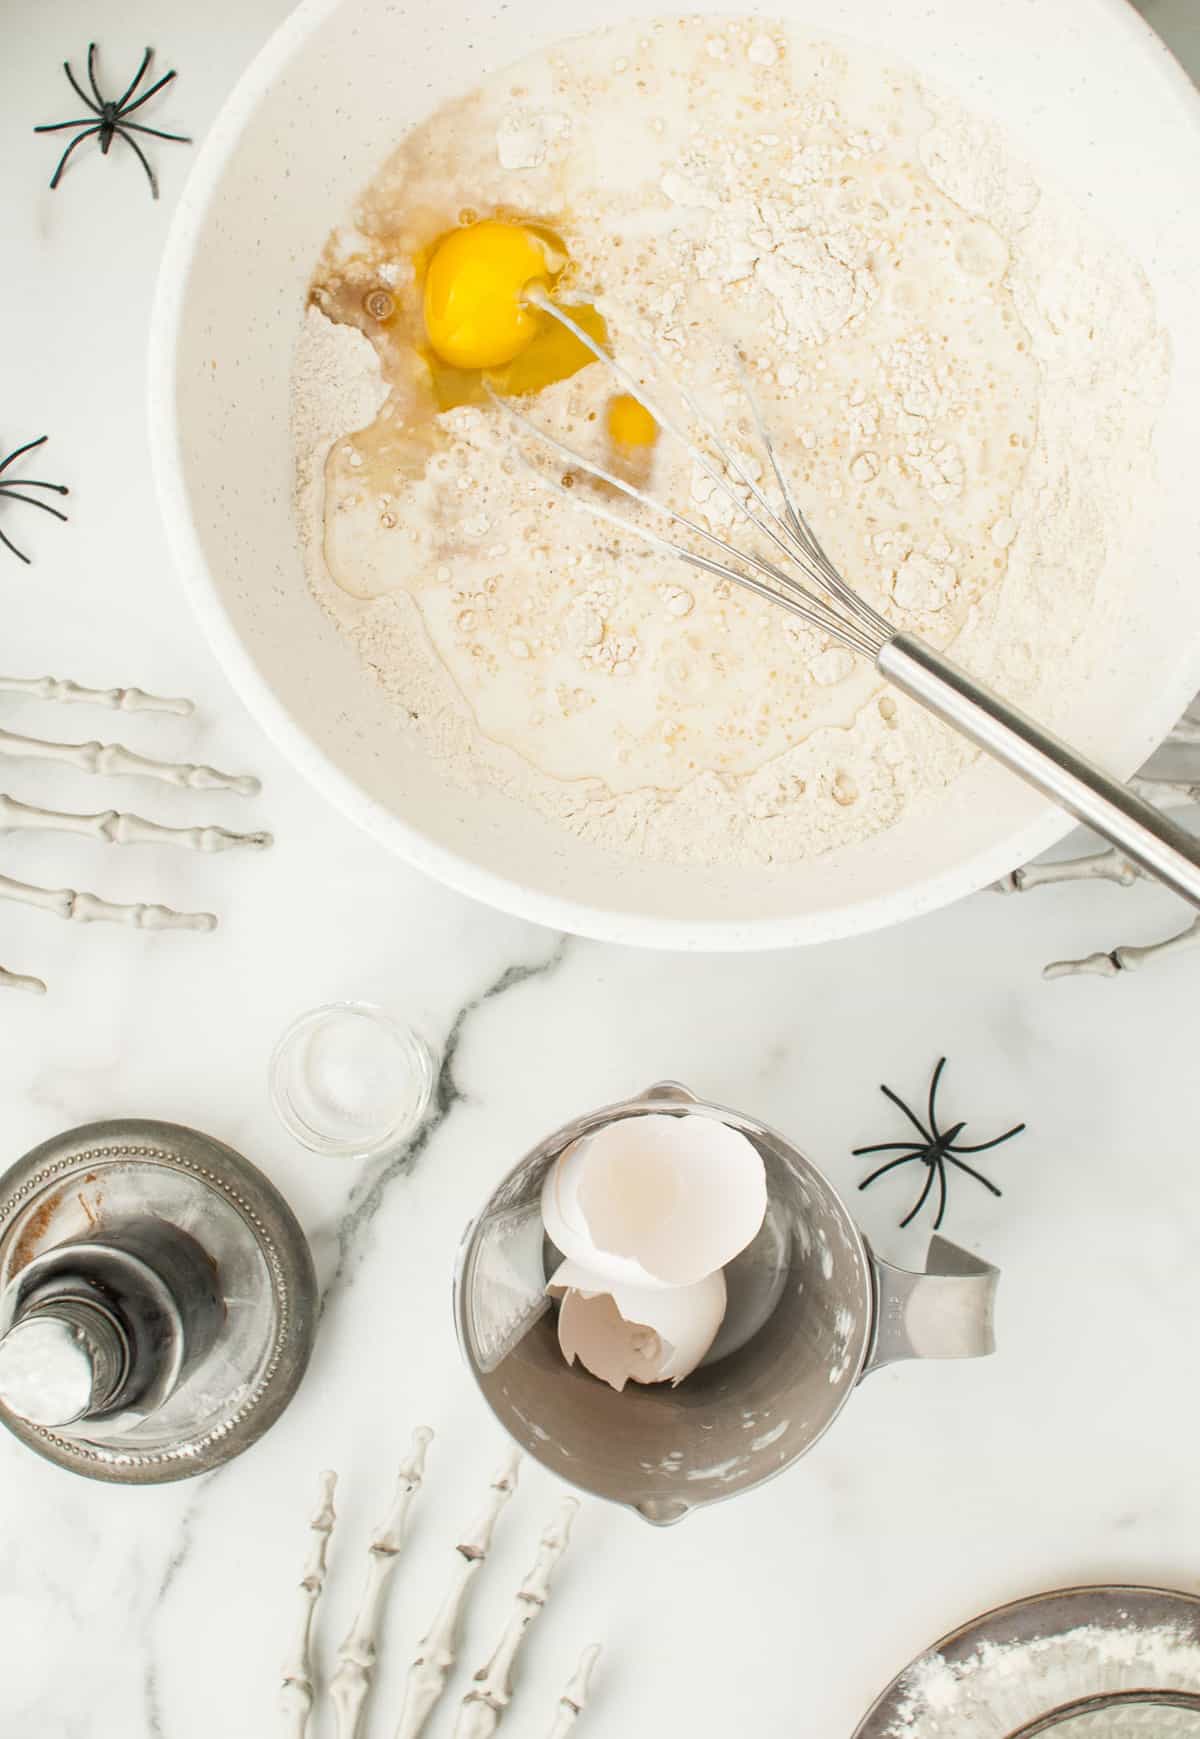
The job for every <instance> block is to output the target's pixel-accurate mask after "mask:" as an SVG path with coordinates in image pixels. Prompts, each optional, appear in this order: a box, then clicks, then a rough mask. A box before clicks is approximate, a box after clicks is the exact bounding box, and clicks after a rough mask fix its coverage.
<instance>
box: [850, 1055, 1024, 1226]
mask: <svg viewBox="0 0 1200 1739" xmlns="http://www.w3.org/2000/svg"><path fill="white" fill-rule="evenodd" d="M945 1067H946V1059H945V1057H941V1058H939V1060H938V1065H937V1068H936V1069H935V1070H934V1071H933V1079H932V1081H931V1082H930V1083H929V1112H928V1116H929V1127H928V1129H927V1128H926V1127H925V1125H924V1124H923V1123H922V1122H921V1119H920V1118H919V1117H918V1116H917V1115H916V1113H915V1112H914V1111H910V1110H909V1108H908V1106H907V1105H906V1104H905V1103H904V1101H903V1099H901V1098H900V1097H899V1096H898V1095H897V1094H895V1093H893V1092H892V1089H891V1088H890V1087H882V1086H881V1087H880V1089H879V1091H880V1092H881V1093H882V1094H883V1095H884V1096H885V1098H888V1099H890V1100H891V1102H892V1104H893V1105H896V1106H898V1107H899V1109H900V1110H901V1111H903V1113H904V1115H905V1116H906V1117H907V1118H908V1121H909V1122H910V1123H911V1124H912V1126H913V1128H914V1129H915V1130H916V1131H917V1133H918V1134H919V1135H920V1137H921V1139H920V1141H878V1142H876V1143H875V1144H874V1146H872V1147H856V1148H855V1149H854V1157H855V1158H856V1159H861V1158H862V1157H863V1155H864V1154H868V1153H894V1152H896V1151H897V1150H901V1151H900V1157H899V1159H890V1160H888V1162H887V1164H886V1165H881V1166H880V1167H879V1170H878V1171H873V1172H872V1173H871V1175H870V1177H865V1178H864V1179H863V1181H862V1182H861V1183H860V1184H859V1186H858V1187H859V1189H860V1190H865V1189H868V1188H869V1187H870V1185H871V1184H873V1183H874V1182H875V1180H876V1179H877V1178H881V1177H882V1176H883V1175H884V1173H885V1172H889V1171H893V1170H895V1168H896V1166H898V1165H907V1164H908V1162H909V1160H910V1159H920V1160H923V1161H924V1162H925V1165H926V1166H927V1167H928V1175H927V1176H926V1179H925V1187H924V1189H923V1190H922V1191H921V1193H920V1195H919V1196H918V1197H917V1201H916V1204H915V1206H914V1207H912V1208H910V1209H909V1211H908V1213H907V1214H905V1216H904V1218H903V1219H902V1220H901V1222H900V1224H901V1225H902V1226H908V1225H911V1223H912V1222H913V1220H915V1219H916V1217H917V1215H918V1214H919V1213H920V1211H921V1209H922V1208H923V1207H924V1206H925V1203H926V1202H927V1201H928V1200H929V1192H930V1190H931V1189H932V1188H933V1180H934V1178H935V1177H936V1178H937V1182H938V1211H937V1218H936V1219H935V1220H934V1222H933V1229H934V1231H935V1232H936V1231H938V1230H939V1229H940V1227H941V1224H942V1218H943V1216H944V1214H945V1212H946V1162H947V1160H948V1161H949V1162H950V1164H951V1165H956V1166H957V1167H958V1169H959V1171H965V1172H966V1174H967V1176H968V1177H973V1178H974V1179H975V1181H976V1183H981V1184H982V1185H983V1187H984V1189H986V1190H991V1192H992V1194H993V1195H994V1196H998V1195H1001V1194H1002V1193H1003V1192H1002V1191H1001V1190H999V1189H998V1188H997V1187H996V1185H995V1184H994V1183H992V1182H991V1181H990V1179H988V1178H986V1177H984V1175H983V1173H982V1172H978V1171H976V1170H975V1168H974V1166H971V1165H968V1164H967V1163H966V1161H965V1160H962V1159H960V1158H959V1157H958V1155H959V1154H961V1153H983V1152H984V1151H985V1150H986V1149H987V1148H989V1147H999V1145H1000V1143H1001V1142H1002V1141H1011V1140H1012V1138H1013V1136H1014V1135H1020V1133H1021V1131H1022V1130H1023V1129H1024V1127H1025V1125H1024V1124H1023V1123H1018V1124H1016V1125H1015V1126H1014V1127H1013V1128H1012V1129H1006V1130H1005V1132H1004V1134H1003V1135H997V1136H996V1138H995V1140H994V1141H979V1142H976V1143H975V1145H974V1146H968V1145H967V1144H966V1143H965V1142H964V1143H960V1142H959V1141H958V1137H959V1136H960V1135H961V1134H962V1132H963V1130H964V1129H965V1128H966V1123H965V1122H963V1123H956V1124H954V1125H953V1127H952V1128H950V1129H947V1130H944V1131H943V1130H941V1129H939V1128H938V1123H937V1109H936V1102H937V1090H938V1082H939V1081H940V1080H941V1078H942V1070H943V1069H944V1068H945Z"/></svg>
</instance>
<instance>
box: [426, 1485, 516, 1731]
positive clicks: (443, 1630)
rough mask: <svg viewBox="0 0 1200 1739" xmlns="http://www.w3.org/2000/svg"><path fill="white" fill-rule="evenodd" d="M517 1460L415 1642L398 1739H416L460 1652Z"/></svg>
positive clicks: (459, 1551) (464, 1543)
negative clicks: (468, 1612) (463, 1624)
mask: <svg viewBox="0 0 1200 1739" xmlns="http://www.w3.org/2000/svg"><path fill="white" fill-rule="evenodd" d="M520 1461H521V1458H520V1456H519V1455H513V1456H512V1457H511V1458H510V1459H509V1460H508V1461H507V1462H506V1463H505V1465H504V1467H503V1468H502V1469H501V1470H500V1472H499V1473H498V1474H497V1475H496V1477H495V1479H493V1481H492V1484H491V1490H490V1493H489V1496H488V1501H487V1505H486V1507H485V1508H484V1511H483V1513H482V1515H481V1516H480V1517H479V1519H478V1520H477V1521H476V1522H475V1523H474V1525H473V1526H472V1527H470V1528H469V1529H468V1530H467V1534H466V1537H465V1538H464V1539H463V1540H461V1541H460V1542H459V1544H458V1545H457V1546H455V1548H454V1552H455V1558H456V1563H455V1567H454V1576H453V1579H452V1580H451V1583H450V1586H449V1588H448V1589H447V1590H446V1596H445V1598H444V1600H443V1601H442V1604H441V1606H440V1607H439V1608H438V1611H437V1615H436V1617H435V1618H434V1620H433V1623H432V1624H431V1625H430V1627H429V1629H428V1631H427V1632H426V1633H425V1635H424V1636H423V1637H422V1638H421V1640H420V1642H419V1643H418V1644H417V1654H416V1659H415V1660H414V1661H413V1664H412V1666H411V1667H410V1668H409V1673H408V1679H407V1681H406V1683H405V1686H404V1702H403V1704H402V1705H401V1709H400V1721H399V1724H398V1726H397V1728H396V1739H418V1735H419V1734H420V1733H421V1732H422V1730H423V1729H424V1726H425V1723H426V1722H427V1721H428V1719H429V1717H430V1715H431V1714H432V1712H433V1710H434V1708H435V1707H436V1705H437V1703H438V1701H439V1699H440V1698H441V1695H442V1692H443V1691H444V1690H445V1688H446V1680H447V1678H448V1677H449V1675H450V1669H451V1667H452V1666H453V1665H454V1662H455V1660H456V1658H457V1654H458V1631H459V1626H460V1624H461V1622H462V1615H463V1612H464V1611H465V1609H466V1604H467V1599H468V1597H469V1595H470V1591H471V1586H472V1584H473V1583H474V1581H475V1579H476V1578H477V1577H478V1575H479V1573H480V1571H481V1570H482V1569H483V1565H484V1561H485V1560H486V1558H487V1555H488V1552H489V1550H490V1548H491V1544H492V1535H493V1533H494V1532H495V1528H496V1523H497V1522H498V1521H499V1519H500V1513H501V1511H502V1510H503V1508H504V1506H505V1504H507V1502H508V1500H509V1498H510V1497H511V1496H512V1494H513V1492H514V1491H515V1490H516V1487H517V1471H518V1468H519V1466H520Z"/></svg>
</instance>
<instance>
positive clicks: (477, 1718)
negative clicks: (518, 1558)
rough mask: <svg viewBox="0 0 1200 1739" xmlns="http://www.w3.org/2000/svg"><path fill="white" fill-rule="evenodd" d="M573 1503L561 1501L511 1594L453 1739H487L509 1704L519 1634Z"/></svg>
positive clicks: (558, 1552)
mask: <svg viewBox="0 0 1200 1739" xmlns="http://www.w3.org/2000/svg"><path fill="white" fill-rule="evenodd" d="M578 1508H579V1502H578V1499H576V1498H573V1497H569V1498H564V1499H563V1502H562V1504H561V1505H560V1507H559V1510H558V1514H557V1515H556V1516H555V1517H554V1520H553V1521H552V1522H551V1523H550V1524H549V1526H548V1527H547V1529H546V1531H545V1533H544V1534H543V1535H542V1538H541V1542H540V1544H539V1546H538V1553H537V1557H536V1559H535V1560H534V1564H533V1568H532V1569H531V1570H530V1572H529V1574H528V1575H527V1576H526V1578H525V1580H524V1582H522V1584H521V1586H520V1588H519V1589H518V1590H517V1593H516V1596H515V1598H514V1601H513V1610H512V1613H511V1615H510V1617H509V1620H508V1623H507V1624H506V1625H505V1627H504V1632H503V1634H502V1636H501V1638H500V1641H499V1642H498V1643H497V1645H496V1650H495V1653H494V1654H493V1655H492V1657H491V1659H490V1660H489V1661H488V1663H487V1665H486V1666H483V1667H480V1669H479V1671H478V1672H477V1673H476V1674H475V1681H474V1684H473V1685H472V1687H471V1689H470V1690H469V1691H468V1692H467V1694H466V1696H465V1697H464V1698H463V1702H462V1708H461V1709H460V1710H459V1715H458V1724H457V1726H456V1727H455V1729H454V1739H492V1734H493V1733H494V1732H495V1731H496V1729H497V1727H498V1726H499V1725H500V1722H501V1719H502V1717H503V1715H504V1711H505V1710H506V1709H507V1708H508V1705H509V1704H510V1703H511V1702H512V1677H513V1669H514V1667H515V1665H516V1659H517V1654H518V1652H519V1651H520V1647H521V1644H522V1642H523V1641H524V1639H525V1633H526V1631H527V1630H528V1629H529V1626H530V1625H531V1624H532V1623H533V1621H534V1619H535V1618H536V1617H537V1615H538V1613H539V1612H540V1611H541V1610H542V1608H543V1607H544V1606H545V1604H546V1600H547V1598H548V1596H549V1593H550V1583H551V1581H552V1580H553V1577H554V1572H555V1569H556V1568H557V1566H558V1563H559V1560H560V1559H561V1558H562V1555H563V1553H564V1552H565V1551H566V1549H567V1544H568V1542H569V1540H570V1538H571V1524H572V1522H573V1521H574V1520H575V1513H576V1511H577V1510H578Z"/></svg>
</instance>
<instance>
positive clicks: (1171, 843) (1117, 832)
mask: <svg viewBox="0 0 1200 1739" xmlns="http://www.w3.org/2000/svg"><path fill="white" fill-rule="evenodd" d="M877 662H878V666H879V670H880V672H881V673H882V675H884V676H886V677H887V679H888V681H889V682H891V683H893V684H894V685H895V687H896V688H898V689H900V690H902V692H903V693H905V694H907V695H910V696H911V697H912V699H913V700H916V701H919V702H920V703H921V705H922V706H924V707H926V708H928V710H929V711H930V712H932V713H935V714H936V715H937V717H938V718H940V719H944V720H945V722H946V723H947V724H948V725H951V726H953V728H954V729H955V730H956V731H958V732H960V733H961V734H962V735H963V736H964V737H968V738H970V740H971V741H972V742H973V743H977V744H978V745H979V747H980V748H981V749H986V750H987V752H988V754H989V755H992V756H993V757H994V758H995V759H996V760H997V761H1001V762H1003V764H1004V765H1005V766H1006V767H1008V768H1010V769H1011V771H1012V772H1014V773H1019V774H1020V776H1021V778H1022V779H1024V780H1025V781H1026V783H1027V784H1030V785H1032V786H1033V787H1034V788H1035V790H1038V791H1040V792H1042V794H1043V795H1044V796H1046V797H1049V798H1050V799H1051V800H1052V801H1053V802H1055V803H1057V804H1058V806H1059V808H1060V809H1065V810H1066V811H1067V813H1068V815H1073V816H1074V817H1075V819H1076V821H1082V822H1083V823H1084V825H1085V826H1087V827H1090V828H1093V829H1094V830H1095V832H1096V833H1099V834H1100V835H1102V837H1103V838H1105V839H1107V840H1108V841H1109V843H1110V844H1111V845H1115V846H1116V847H1117V849H1118V851H1122V852H1124V854H1125V856H1126V857H1128V858H1129V859H1130V861H1131V862H1133V863H1135V864H1137V865H1138V867H1139V869H1143V870H1145V872H1146V874H1147V875H1149V876H1153V877H1154V878H1155V880H1156V881H1160V882H1162V883H1163V884H1164V885H1165V886H1166V887H1168V888H1171V889H1172V890H1173V891H1174V892H1175V893H1177V894H1181V895H1182V896H1183V898H1184V899H1185V900H1187V901H1189V902H1190V903H1191V904H1192V905H1193V906H1196V907H1200V839H1196V838H1194V837H1193V835H1192V834H1190V833H1188V832H1187V831H1186V829H1185V828H1182V827H1180V826H1178V825H1177V823H1175V822H1174V821H1172V820H1171V819H1170V818H1169V817H1168V816H1166V815H1163V814H1162V812H1161V811H1160V810H1158V809H1155V808H1154V807H1153V805H1152V804H1149V803H1147V802H1146V801H1145V800H1144V799H1143V798H1141V797H1137V796H1135V795H1134V793H1133V792H1132V791H1128V790H1127V789H1126V788H1125V786H1124V785H1121V784H1119V783H1118V782H1117V781H1116V780H1115V779H1110V778H1109V776H1108V774H1107V773H1103V772H1101V770H1100V768H1099V767H1096V766H1094V765H1093V764H1092V763H1091V762H1090V761H1085V760H1084V758H1083V756H1082V755H1078V754H1076V752H1075V750H1074V749H1072V748H1070V747H1069V746H1068V744H1066V743H1064V742H1062V741H1061V740H1060V739H1059V738H1058V737H1056V736H1053V735H1052V734H1051V732H1049V731H1047V730H1045V729H1043V727H1042V726H1041V725H1039V724H1038V723H1037V722H1036V720H1034V719H1031V718H1029V717H1028V715H1027V714H1025V713H1023V712H1021V711H1020V710H1019V709H1018V708H1017V707H1015V706H1010V705H1009V703H1008V702H1007V701H1006V700H1002V699H1001V698H1000V696H999V695H996V694H993V693H992V692H991V690H990V689H987V688H984V687H983V685H982V684H981V683H978V682H976V681H975V679H974V678H973V677H970V676H968V675H967V673H966V671H964V670H960V669H959V668H958V666H957V665H955V664H952V663H951V662H950V660H949V659H948V658H943V657H942V656H941V654H940V653H938V652H935V651H933V649H932V648H931V647H929V646H926V645H924V643H923V642H922V641H920V640H915V639H913V638H912V637H911V636H910V635H908V634H897V635H896V636H895V637H894V638H893V639H891V640H889V641H888V642H887V643H886V644H885V646H884V648H883V650H882V652H880V654H879V657H878V660H877Z"/></svg>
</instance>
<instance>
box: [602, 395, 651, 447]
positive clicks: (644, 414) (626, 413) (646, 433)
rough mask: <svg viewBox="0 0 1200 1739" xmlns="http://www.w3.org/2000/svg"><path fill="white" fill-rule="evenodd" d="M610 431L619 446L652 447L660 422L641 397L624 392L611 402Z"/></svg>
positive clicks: (609, 413)
mask: <svg viewBox="0 0 1200 1739" xmlns="http://www.w3.org/2000/svg"><path fill="white" fill-rule="evenodd" d="M608 433H609V436H610V438H611V439H612V440H613V441H614V442H615V443H616V445H617V446H618V447H652V446H653V445H654V443H655V441H657V439H658V424H657V423H656V422H655V420H654V418H653V417H652V416H651V414H650V412H649V411H648V410H647V409H646V407H645V405H644V404H643V403H642V401H641V400H640V399H635V398H634V396H633V394H632V393H628V392H623V393H618V395H617V397H616V398H615V399H613V400H612V401H611V402H610V404H609V407H608Z"/></svg>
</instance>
